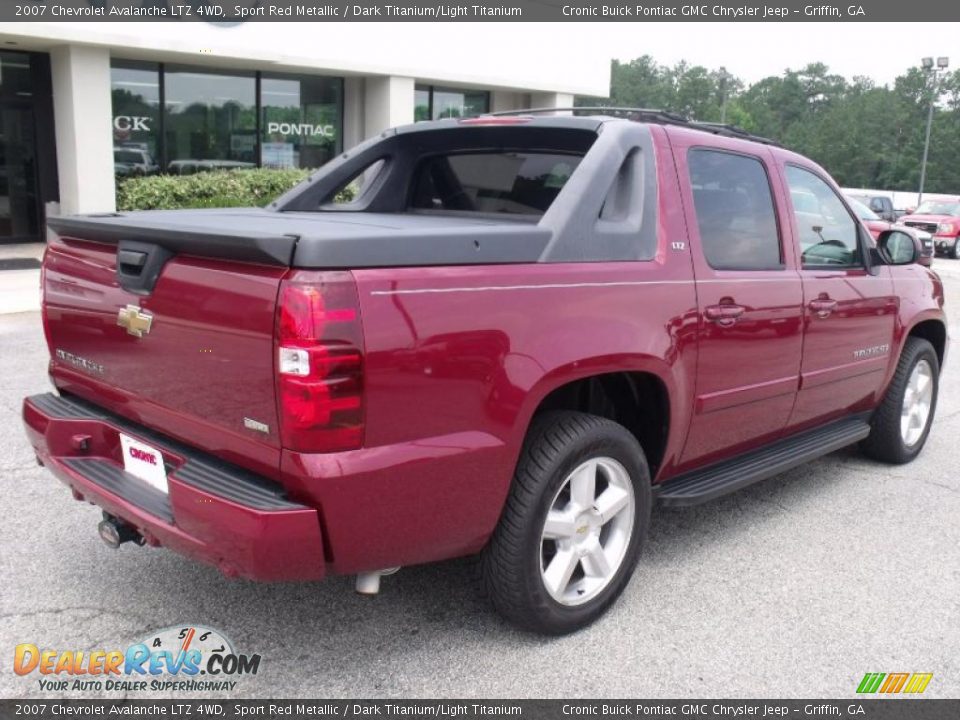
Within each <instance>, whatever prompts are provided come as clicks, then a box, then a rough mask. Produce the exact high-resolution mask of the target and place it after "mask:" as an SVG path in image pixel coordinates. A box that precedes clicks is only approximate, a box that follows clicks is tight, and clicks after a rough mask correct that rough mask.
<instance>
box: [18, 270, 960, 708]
mask: <svg viewBox="0 0 960 720" xmlns="http://www.w3.org/2000/svg"><path fill="white" fill-rule="evenodd" d="M936 269H937V270H938V271H940V272H941V274H942V276H943V278H944V282H945V284H946V291H947V297H948V312H950V311H951V308H952V302H951V300H952V299H953V298H960V261H954V260H947V259H938V260H937V261H936ZM0 282H2V278H0ZM958 321H960V311H958V312H956V313H953V314H952V318H951V335H952V336H953V337H960V335H958V330H960V327H958ZM957 352H958V351H957V349H956V348H954V350H953V351H952V357H951V359H950V361H948V366H947V369H946V371H945V373H944V375H943V377H942V382H941V387H940V404H939V408H938V411H937V418H936V421H935V424H934V428H933V432H932V434H931V436H930V440H929V442H928V444H927V447H926V450H925V451H924V453H923V454H922V456H921V457H920V458H919V459H918V460H917V461H916V462H914V463H913V464H912V465H908V466H902V467H890V466H884V465H879V464H876V463H874V462H871V461H868V460H866V459H864V458H862V457H861V456H860V455H858V453H857V452H856V451H855V450H847V451H841V452H839V453H836V454H833V455H831V456H829V457H827V458H824V459H822V460H820V461H817V462H815V463H812V464H810V465H809V466H807V467H804V468H800V469H798V470H795V471H793V472H790V473H788V474H786V475H783V476H781V477H778V478H775V479H773V480H770V481H767V482H766V483H762V484H760V485H758V486H754V487H752V488H749V489H747V490H745V491H742V492H740V493H738V494H735V495H733V496H730V497H727V498H725V499H723V500H720V501H717V502H714V503H712V504H709V505H706V506H702V507H700V508H697V509H693V510H682V511H667V510H663V509H660V510H655V514H654V521H653V528H652V535H651V538H650V542H649V544H648V546H647V549H646V551H645V554H644V555H643V557H642V559H641V562H640V566H639V567H638V569H637V572H636V574H635V576H634V579H633V582H632V583H631V585H630V586H629V588H628V589H627V591H626V593H625V594H624V596H623V598H622V599H621V601H620V602H619V604H617V605H616V607H615V608H614V609H613V611H612V612H611V613H609V614H608V615H607V616H606V617H605V618H604V619H602V620H601V621H600V622H598V623H597V624H596V625H594V626H592V627H591V628H588V629H587V630H585V631H583V632H580V633H578V634H576V635H574V636H571V637H567V638H561V639H543V638H539V637H534V636H530V635H525V634H522V633H519V632H517V631H514V630H512V629H511V628H510V627H508V626H506V625H505V624H504V623H503V622H501V620H500V619H499V618H498V617H497V616H496V615H495V614H494V612H493V611H492V610H491V609H490V607H489V606H488V605H487V603H486V601H485V600H484V599H483V598H482V597H481V596H480V595H479V594H478V592H477V590H476V584H475V579H474V578H475V564H474V563H473V562H472V561H470V560H458V561H453V562H447V563H442V564H438V565H432V566H425V567H415V568H406V569H404V570H402V571H401V572H400V573H399V574H397V575H396V576H393V577H389V578H386V579H385V580H384V583H383V591H382V593H381V595H380V596H379V597H377V598H375V599H370V598H363V597H359V596H356V595H355V594H354V593H353V592H352V580H351V579H349V578H334V579H332V580H329V581H327V582H324V583H322V584H294V585H258V584H255V583H251V582H246V581H237V580H228V579H225V578H223V577H222V576H221V575H220V574H219V572H217V571H216V570H214V569H212V568H208V567H204V566H200V565H196V564H194V563H192V562H190V561H188V560H186V559H183V558H181V557H179V556H177V555H174V554H172V553H170V552H168V551H166V550H162V549H149V548H136V547H134V546H133V545H132V544H128V545H124V546H123V547H122V548H121V549H119V550H117V551H113V550H110V549H109V548H107V547H106V546H105V545H104V544H103V543H102V542H101V541H100V539H99V538H98V537H97V534H96V523H97V521H98V520H99V511H98V510H97V509H96V508H94V507H92V506H89V505H85V504H81V503H78V502H75V501H74V500H72V499H71V497H70V493H69V492H68V490H67V489H66V487H65V486H63V485H61V484H60V483H59V482H57V481H55V480H54V479H53V478H52V476H50V475H49V474H48V473H47V471H45V470H44V469H42V468H39V467H37V466H36V464H35V462H34V458H33V455H32V453H31V451H30V449H29V447H28V444H27V442H26V440H25V438H24V435H23V433H22V430H21V426H20V416H19V413H20V401H21V398H22V397H23V396H24V395H28V394H31V393H36V392H42V391H45V390H46V389H47V388H48V384H47V380H46V375H45V367H46V358H47V355H46V347H45V345H44V341H43V334H42V331H41V327H40V319H39V315H38V314H36V313H22V314H18V315H6V316H0V480H2V489H3V494H4V500H3V503H2V508H3V511H4V517H3V520H2V521H0V696H2V697H17V698H20V697H45V696H55V695H59V694H61V693H44V692H41V691H40V690H39V687H38V684H37V677H38V676H37V674H36V673H34V674H33V675H32V676H29V677H20V676H17V675H15V674H14V673H13V672H12V662H11V661H12V658H13V651H14V647H15V646H16V645H17V644H19V643H27V642H29V643H35V644H37V645H39V646H43V647H47V648H56V649H59V650H67V649H73V650H84V651H90V650H94V649H123V648H126V647H127V646H128V645H129V644H130V643H132V642H135V641H138V640H140V639H142V638H143V637H144V636H146V635H147V634H148V633H150V632H151V631H153V630H157V629H160V628H164V627H168V626H173V625H181V624H189V623H198V624H201V625H205V626H209V627H214V628H218V629H219V630H221V631H223V632H224V634H225V635H227V636H228V637H229V638H230V639H231V640H232V641H233V644H234V646H235V647H236V648H237V649H238V650H239V651H242V652H246V653H259V654H260V655H261V656H262V658H263V661H262V665H261V668H260V672H259V673H258V674H257V675H256V676H251V677H246V678H243V679H242V680H241V681H240V682H239V683H238V685H237V687H236V690H235V691H234V692H233V693H231V695H230V696H231V697H264V698H267V697H313V698H321V697H327V698H335V697H346V698H354V697H360V698H380V697H394V698H396V697H462V698H468V697H514V698H516V697H544V696H546V697H563V698H575V697H606V698H613V697H633V698H658V697H704V696H706V697H764V696H769V697H838V698H848V697H854V695H855V690H856V687H857V685H858V683H859V682H860V679H861V678H862V677H863V675H864V673H866V672H899V671H902V672H932V673H933V675H934V677H933V680H932V682H931V683H930V685H929V687H928V689H927V691H926V695H927V696H933V697H957V696H960V592H958V590H960V522H958V520H960V473H958V471H957V463H958V458H957V438H958V437H960V372H957V371H956V370H955V367H956V364H957V362H960V360H958V358H957ZM67 694H69V695H72V696H75V697H95V696H96V694H93V695H91V694H88V693H82V692H79V691H78V692H72V693H67ZM108 695H110V696H114V697H121V696H124V695H126V693H124V692H117V693H109V694H108ZM214 695H215V694H214ZM129 696H131V697H156V696H158V694H154V693H130V694H129Z"/></svg>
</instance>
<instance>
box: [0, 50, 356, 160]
mask: <svg viewBox="0 0 960 720" xmlns="http://www.w3.org/2000/svg"><path fill="white" fill-rule="evenodd" d="M0 60H2V58H0ZM111 81H112V90H113V138H114V165H115V167H116V172H117V176H118V177H126V176H130V175H146V174H150V173H155V172H168V173H173V174H178V175H187V174H192V173H195V172H202V171H206V170H223V169H231V168H245V167H258V166H263V167H275V168H289V167H299V168H315V167H319V166H321V165H323V164H324V163H325V162H327V161H328V160H330V159H331V158H332V157H334V156H335V155H336V154H337V153H339V152H340V151H341V150H342V149H343V79H342V78H330V77H322V76H318V75H280V74H274V73H259V72H253V71H250V72H239V73H238V72H226V71H219V70H211V69H208V68H196V67H184V66H169V65H167V66H165V65H163V64H158V63H146V62H131V61H124V60H114V61H113V64H112V67H111Z"/></svg>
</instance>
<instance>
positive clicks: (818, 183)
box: [787, 165, 861, 268]
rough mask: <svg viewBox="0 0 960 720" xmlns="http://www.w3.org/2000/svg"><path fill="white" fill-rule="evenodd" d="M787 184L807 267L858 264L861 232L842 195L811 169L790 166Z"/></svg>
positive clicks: (803, 258) (804, 265)
mask: <svg viewBox="0 0 960 720" xmlns="http://www.w3.org/2000/svg"><path fill="white" fill-rule="evenodd" d="M787 185H788V186H789V188H790V198H791V199H792V200H793V214H794V217H796V219H797V231H798V232H799V240H800V252H801V257H802V260H803V267H805V268H824V267H832V268H840V267H857V266H859V265H860V264H861V255H860V231H859V230H858V226H857V223H856V222H855V221H854V219H853V218H852V217H851V216H850V213H849V212H848V211H847V208H846V206H845V205H844V204H843V201H841V200H840V197H839V196H838V195H837V194H836V193H835V192H834V191H833V188H831V187H830V186H829V185H827V183H826V182H824V181H823V180H822V179H820V178H819V177H818V176H817V175H814V174H813V173H812V172H810V171H809V170H804V169H802V168H799V167H796V166H794V165H787Z"/></svg>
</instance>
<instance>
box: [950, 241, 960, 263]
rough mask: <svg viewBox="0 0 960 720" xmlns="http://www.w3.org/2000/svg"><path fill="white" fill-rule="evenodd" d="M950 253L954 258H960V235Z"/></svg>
mask: <svg viewBox="0 0 960 720" xmlns="http://www.w3.org/2000/svg"><path fill="white" fill-rule="evenodd" d="M949 255H950V257H952V258H953V259H954V260H960V237H958V238H957V239H956V241H955V242H954V243H953V247H952V248H951V249H950V253H949Z"/></svg>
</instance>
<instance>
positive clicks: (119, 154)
mask: <svg viewBox="0 0 960 720" xmlns="http://www.w3.org/2000/svg"><path fill="white" fill-rule="evenodd" d="M110 92H111V95H112V97H113V166H114V172H116V174H117V176H118V177H128V176H130V175H151V174H153V173H156V172H158V171H159V170H160V165H159V161H158V158H159V157H160V143H159V140H160V68H159V66H158V65H157V64H156V63H132V62H124V63H114V65H113V68H112V70H111V77H110Z"/></svg>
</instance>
